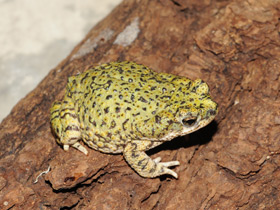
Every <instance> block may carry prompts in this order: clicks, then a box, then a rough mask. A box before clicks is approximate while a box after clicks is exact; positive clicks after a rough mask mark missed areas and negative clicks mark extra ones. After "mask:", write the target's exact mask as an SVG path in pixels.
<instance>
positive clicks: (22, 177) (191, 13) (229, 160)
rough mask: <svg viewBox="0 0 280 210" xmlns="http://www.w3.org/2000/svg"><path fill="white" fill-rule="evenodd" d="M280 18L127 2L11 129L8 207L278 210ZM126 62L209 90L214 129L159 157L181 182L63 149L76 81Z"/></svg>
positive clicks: (6, 131) (193, 2)
mask: <svg viewBox="0 0 280 210" xmlns="http://www.w3.org/2000/svg"><path fill="white" fill-rule="evenodd" d="M279 18H280V2H279V1H277V0H266V1H258V0H250V1H243V0H236V1H218V0H213V1H207V0H202V1H197V0H189V1H184V0H170V1H169V0H158V1H154V0H153V1H149V0H142V1H139V0H126V1H124V2H123V3H121V4H120V5H119V6H118V7H117V8H116V9H115V10H113V12H112V13H111V14H110V15H109V16H108V17H107V18H105V19H104V20H103V21H101V22H100V23H99V24H98V25H96V26H95V27H94V28H93V29H92V30H91V31H90V32H89V34H88V35H87V36H86V38H85V39H84V40H83V41H82V42H81V43H80V44H79V45H78V46H77V47H76V48H75V49H74V50H73V51H72V53H71V54H70V55H69V56H68V57H67V58H66V59H65V60H63V61H62V62H61V63H60V64H59V65H58V66H57V67H56V68H55V69H53V70H52V71H50V73H49V74H48V75H47V77H46V78H45V79H44V80H43V81H42V82H41V83H40V84H39V85H38V87H37V88H36V89H34V90H33V91H32V92H31V93H29V94H28V95H27V96H26V97H25V98H24V99H22V100H21V101H20V102H19V103H18V104H17V105H16V106H15V107H14V108H13V110H12V112H11V113H10V115H9V116H8V117H7V118H5V119H4V120H3V122H2V123H1V125H0V139H1V149H0V190H1V191H0V209H60V208H61V209H280V191H279V189H280V167H279V166H280V155H279V153H280V59H279V58H280V37H279ZM116 60H130V61H135V62H137V63H140V64H144V65H146V66H148V67H150V68H152V69H154V70H156V71H158V72H168V73H173V74H177V75H181V76H186V77H189V78H191V79H196V78H201V79H203V80H204V81H206V82H207V83H208V84H209V86H210V88H211V95H212V98H213V99H214V100H215V101H216V102H218V104H219V114H218V116H217V117H216V119H215V122H213V123H211V124H210V125H209V126H207V127H205V128H203V129H201V130H199V131H197V132H195V133H193V134H191V135H189V136H187V137H181V138H176V139H174V140H173V141H171V142H167V143H164V144H163V145H161V146H159V147H157V148H155V149H153V150H152V151H150V152H149V155H150V156H152V157H153V158H155V157H158V156H161V157H162V159H163V161H170V160H178V161H180V163H181V164H180V166H177V167H176V168H175V169H174V171H176V172H177V173H178V175H179V178H178V180H176V179H173V178H171V177H168V176H163V177H160V178H155V179H144V178H141V177H140V176H139V175H138V174H136V173H135V172H134V171H133V170H132V169H131V168H130V167H129V166H128V165H127V163H126V162H125V161H124V159H123V157H122V155H109V154H102V153H100V152H97V151H94V150H90V149H88V150H89V155H88V156H85V155H84V154H82V153H81V152H79V151H77V150H75V149H70V151H68V152H65V151H63V149H62V148H61V147H60V146H58V144H57V143H56V142H55V137H54V136H53V134H52V132H51V129H50V119H49V109H50V106H51V103H52V102H53V101H55V100H60V99H61V98H62V96H63V94H64V91H65V85H66V82H67V77H69V76H71V75H75V74H77V73H78V72H83V71H84V70H86V69H88V68H90V67H91V66H95V65H98V64H101V63H106V62H110V61H116ZM48 167H50V171H48V172H46V174H41V175H40V173H41V172H44V171H46V170H47V169H48ZM39 175H40V176H39ZM36 178H38V182H37V183H36V184H34V181H36Z"/></svg>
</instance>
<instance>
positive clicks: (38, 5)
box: [0, 0, 121, 122]
mask: <svg viewBox="0 0 280 210" xmlns="http://www.w3.org/2000/svg"><path fill="white" fill-rule="evenodd" d="M120 2H121V0H102V1H100V0H82V1H81V0H0V14H1V18H0V46H1V47H0V122H1V121H2V119H3V118H4V117H6V116H7V115H8V114H9V112H10V111H11V109H12V107H13V106H14V105H15V104H16V103H17V102H18V101H19V100H20V99H21V98H23V97H24V96H25V95H26V94H27V93H28V92H29V91H31V90H32V89H33V88H35V87H36V85H37V84H38V83H39V82H40V81H41V80H42V79H43V78H44V76H45V75H47V73H48V72H49V70H50V69H52V68H54V67H55V66H56V65H57V64H58V63H59V62H60V61H61V60H62V59H64V58H65V57H66V56H67V55H68V54H69V53H70V52H71V50H72V49H73V48H74V46H76V45H77V44H78V43H79V42H80V41H81V40H82V39H83V37H84V36H85V35H86V34H87V32H88V31H89V30H90V29H91V28H92V27H93V26H94V25H95V24H96V23H97V22H99V21H100V20H101V19H103V18H104V17H105V16H106V15H107V14H109V13H110V12H111V10H112V9H113V8H114V7H115V6H116V5H117V4H119V3H120Z"/></svg>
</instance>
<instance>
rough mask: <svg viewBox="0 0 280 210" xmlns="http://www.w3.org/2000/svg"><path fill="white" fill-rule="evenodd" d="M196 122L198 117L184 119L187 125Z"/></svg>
mask: <svg viewBox="0 0 280 210" xmlns="http://www.w3.org/2000/svg"><path fill="white" fill-rule="evenodd" d="M195 122H196V118H195V119H183V124H184V125H185V126H193V125H194V124H195Z"/></svg>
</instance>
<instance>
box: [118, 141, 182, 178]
mask: <svg viewBox="0 0 280 210" xmlns="http://www.w3.org/2000/svg"><path fill="white" fill-rule="evenodd" d="M149 144H150V142H148V141H132V142H130V143H128V144H127V145H126V147H125V149H124V152H123V155H124V158H125V159H126V161H127V162H128V164H129V165H130V166H131V167H132V168H133V169H134V170H135V171H136V172H137V173H138V174H139V175H141V176H142V177H146V178H153V177H157V176H161V175H164V174H169V175H171V176H173V177H175V178H177V177H178V175H177V174H176V173H175V172H174V171H172V170H171V169H169V168H168V167H172V166H177V165H179V164H180V163H179V161H170V162H162V163H161V162H160V160H161V158H160V157H158V158H155V159H154V160H152V159H151V158H150V157H149V156H148V155H147V154H146V153H145V152H144V151H145V149H146V147H147V145H149Z"/></svg>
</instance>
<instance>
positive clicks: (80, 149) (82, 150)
mask: <svg viewBox="0 0 280 210" xmlns="http://www.w3.org/2000/svg"><path fill="white" fill-rule="evenodd" d="M70 146H71V147H74V148H76V149H77V150H79V151H80V152H82V153H84V154H85V155H87V154H88V151H87V149H86V148H85V147H84V146H82V145H81V144H80V143H79V142H76V143H74V144H72V145H70ZM63 149H64V150H65V151H68V150H69V145H68V144H64V145H63Z"/></svg>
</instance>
